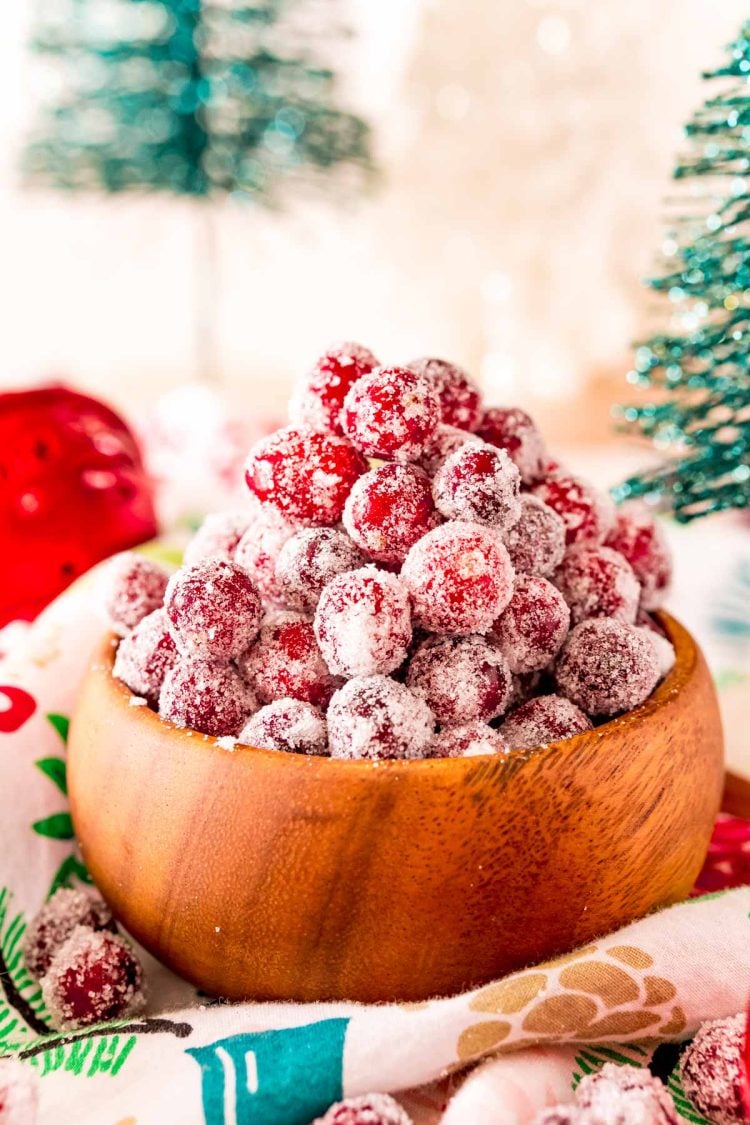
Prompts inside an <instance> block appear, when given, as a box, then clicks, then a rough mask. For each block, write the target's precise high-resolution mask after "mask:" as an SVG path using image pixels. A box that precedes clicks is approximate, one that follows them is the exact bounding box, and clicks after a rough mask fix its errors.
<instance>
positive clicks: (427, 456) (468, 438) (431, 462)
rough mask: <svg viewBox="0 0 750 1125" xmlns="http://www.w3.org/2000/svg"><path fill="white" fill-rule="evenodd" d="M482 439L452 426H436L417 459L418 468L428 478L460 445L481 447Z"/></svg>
mask: <svg viewBox="0 0 750 1125" xmlns="http://www.w3.org/2000/svg"><path fill="white" fill-rule="evenodd" d="M482 444H483V443H482V439H481V438H480V437H478V436H477V435H476V434H470V433H469V432H468V430H458V429H456V428H455V427H454V426H438V428H437V429H436V430H435V433H434V434H433V436H432V440H431V441H430V444H429V446H428V447H427V449H426V450H425V451H424V453H423V454H422V456H421V457H420V458H419V467H420V468H421V469H424V471H425V472H426V473H427V475H428V476H429V477H432V476H434V475H435V473H436V472H437V470H438V469H439V468H440V466H441V465H442V463H443V461H445V459H446V457H450V455H451V453H455V452H456V450H457V449H460V448H461V446H462V445H482Z"/></svg>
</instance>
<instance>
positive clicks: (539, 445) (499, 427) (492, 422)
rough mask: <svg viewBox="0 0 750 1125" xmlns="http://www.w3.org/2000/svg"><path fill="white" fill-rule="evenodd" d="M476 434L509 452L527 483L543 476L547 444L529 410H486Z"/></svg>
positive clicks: (498, 408) (500, 408)
mask: <svg viewBox="0 0 750 1125" xmlns="http://www.w3.org/2000/svg"><path fill="white" fill-rule="evenodd" d="M476 431H477V433H478V434H479V436H480V437H481V438H482V439H483V440H484V441H487V442H489V443H490V445H496V446H497V447H498V448H499V449H504V450H505V451H506V453H507V454H508V456H509V457H510V458H511V460H512V461H513V462H514V464H515V465H516V467H517V469H518V471H519V473H520V474H521V477H522V479H523V481H524V482H525V483H526V484H529V483H530V482H531V481H533V480H535V479H536V478H537V477H539V476H541V474H542V472H543V466H544V458H545V449H544V441H543V440H542V435H541V434H540V433H539V430H538V429H537V428H536V424H535V423H534V421H533V419H532V418H530V417H529V415H528V414H527V413H526V411H525V410H519V408H518V407H517V406H511V407H498V406H491V407H490V408H489V410H485V412H484V414H483V415H482V418H481V420H480V422H479V425H478V426H477V427H476Z"/></svg>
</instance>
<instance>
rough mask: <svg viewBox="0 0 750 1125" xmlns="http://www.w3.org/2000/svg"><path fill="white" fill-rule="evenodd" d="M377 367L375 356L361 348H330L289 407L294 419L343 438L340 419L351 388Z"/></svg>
mask: <svg viewBox="0 0 750 1125" xmlns="http://www.w3.org/2000/svg"><path fill="white" fill-rule="evenodd" d="M377 366H378V361H377V359H376V358H375V356H374V355H373V354H372V352H371V351H370V350H369V348H363V347H362V345H361V344H352V343H345V344H337V345H336V346H335V347H333V348H329V350H328V351H327V352H324V353H323V355H322V356H321V357H320V359H318V360H316V362H315V363H314V365H313V367H312V369H311V370H310V371H309V372H308V374H307V375H306V376H305V377H304V379H302V381H301V382H300V383H299V385H298V386H297V388H296V390H295V392H294V394H293V395H292V400H291V402H290V404H289V416H290V418H291V419H292V421H293V422H295V423H296V424H298V425H307V426H312V428H313V429H314V430H320V431H321V432H322V433H331V434H340V433H341V425H340V422H339V415H340V414H341V407H342V406H343V405H344V399H345V398H346V395H347V392H348V390H349V388H350V387H351V386H352V384H353V383H356V382H357V380H358V379H361V378H362V376H363V375H369V373H370V372H371V371H372V369H373V368H374V367H377Z"/></svg>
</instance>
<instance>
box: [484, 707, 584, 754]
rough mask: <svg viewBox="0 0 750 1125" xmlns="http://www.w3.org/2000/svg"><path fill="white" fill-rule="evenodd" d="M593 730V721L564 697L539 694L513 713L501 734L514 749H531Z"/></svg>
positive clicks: (501, 728) (502, 728) (502, 727)
mask: <svg viewBox="0 0 750 1125" xmlns="http://www.w3.org/2000/svg"><path fill="white" fill-rule="evenodd" d="M585 730H591V720H590V719H589V717H588V715H584V713H583V711H581V710H580V708H578V707H576V705H575V704H574V703H571V702H570V700H569V699H564V698H563V696H561V695H537V696H535V697H534V698H533V699H529V700H527V701H526V703H522V704H521V706H520V707H516V709H515V711H511V713H510V715H508V717H507V719H506V720H505V722H504V723H503V725H502V726H501V727H500V733H501V734H502V736H503V738H504V739H505V740H506V742H507V743H508V745H509V746H510V747H512V749H514V750H532V749H533V748H534V747H536V746H546V745H547V743H549V742H560V741H562V739H564V738H572V737H573V735H575V734H583V732H584V731H585Z"/></svg>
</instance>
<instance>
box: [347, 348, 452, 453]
mask: <svg viewBox="0 0 750 1125" xmlns="http://www.w3.org/2000/svg"><path fill="white" fill-rule="evenodd" d="M341 420H342V426H343V429H344V433H345V434H348V436H349V437H350V438H351V440H352V441H353V442H354V444H355V445H356V447H357V449H359V450H361V451H362V453H366V454H367V455H368V456H369V457H385V458H387V459H389V460H391V459H392V460H395V461H417V460H418V459H419V458H420V457H421V456H422V455H423V453H424V452H425V450H426V449H427V448H428V447H429V444H430V442H431V441H432V438H433V436H434V434H435V431H436V429H437V426H438V423H439V421H440V400H439V399H438V396H437V394H436V393H435V391H433V390H432V388H431V387H430V385H429V383H426V382H425V380H424V379H422V378H421V377H420V376H419V375H417V374H415V372H414V371H410V370H409V369H408V367H376V369H375V370H374V371H372V372H371V373H370V374H369V375H365V376H364V378H362V379H360V380H359V382H357V383H355V384H354V386H353V387H352V388H351V390H350V391H349V393H348V395H347V396H346V400H345V402H344V409H343V411H342V414H341Z"/></svg>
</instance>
